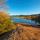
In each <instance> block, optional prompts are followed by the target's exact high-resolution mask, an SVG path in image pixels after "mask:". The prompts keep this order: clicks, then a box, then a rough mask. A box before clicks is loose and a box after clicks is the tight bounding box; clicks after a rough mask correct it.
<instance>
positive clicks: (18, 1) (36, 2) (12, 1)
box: [6, 0, 40, 15]
mask: <svg viewBox="0 0 40 40" xmlns="http://www.w3.org/2000/svg"><path fill="white" fill-rule="evenodd" d="M6 5H7V6H8V7H9V8H8V10H7V12H8V13H9V14H10V15H31V14H38V13H40V0H8V1H7V2H6Z"/></svg>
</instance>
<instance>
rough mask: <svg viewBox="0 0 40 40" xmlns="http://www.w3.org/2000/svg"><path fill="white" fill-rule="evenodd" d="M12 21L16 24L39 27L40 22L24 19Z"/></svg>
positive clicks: (13, 19)
mask: <svg viewBox="0 0 40 40" xmlns="http://www.w3.org/2000/svg"><path fill="white" fill-rule="evenodd" d="M12 21H14V22H16V23H24V24H29V25H38V24H39V23H38V22H35V21H33V20H28V19H22V18H12Z"/></svg>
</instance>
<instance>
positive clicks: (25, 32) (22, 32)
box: [8, 27, 40, 40]
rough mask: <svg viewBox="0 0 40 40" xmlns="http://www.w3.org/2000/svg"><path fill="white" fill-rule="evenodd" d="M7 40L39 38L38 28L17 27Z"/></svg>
mask: <svg viewBox="0 0 40 40" xmlns="http://www.w3.org/2000/svg"><path fill="white" fill-rule="evenodd" d="M8 40H40V28H34V27H19V28H18V29H17V30H16V32H15V33H12V34H11V35H10V37H9V39H8Z"/></svg>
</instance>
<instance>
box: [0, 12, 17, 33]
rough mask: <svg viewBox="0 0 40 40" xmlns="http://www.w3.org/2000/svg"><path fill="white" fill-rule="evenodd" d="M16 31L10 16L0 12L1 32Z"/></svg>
mask: <svg viewBox="0 0 40 40" xmlns="http://www.w3.org/2000/svg"><path fill="white" fill-rule="evenodd" d="M12 29H16V26H15V25H14V24H13V23H12V22H11V20H10V16H9V15H8V14H7V13H5V12H0V32H7V31H10V30H12Z"/></svg>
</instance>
